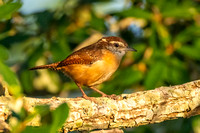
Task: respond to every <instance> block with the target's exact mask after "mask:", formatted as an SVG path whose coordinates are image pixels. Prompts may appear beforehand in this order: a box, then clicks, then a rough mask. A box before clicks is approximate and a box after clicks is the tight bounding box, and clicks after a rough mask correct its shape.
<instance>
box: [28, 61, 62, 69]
mask: <svg viewBox="0 0 200 133" xmlns="http://www.w3.org/2000/svg"><path fill="white" fill-rule="evenodd" d="M59 63H60V62H56V63H52V64H48V65H41V66H36V67H32V68H30V69H29V70H37V69H54V70H56V69H57V66H58V64H59Z"/></svg>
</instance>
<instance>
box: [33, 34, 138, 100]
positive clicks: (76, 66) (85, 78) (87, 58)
mask: <svg viewBox="0 0 200 133" xmlns="http://www.w3.org/2000/svg"><path fill="white" fill-rule="evenodd" d="M127 51H136V50H135V49H133V48H130V47H129V46H128V44H127V43H126V42H125V41H124V40H123V39H121V38H119V37H114V36H110V37H102V38H101V39H100V40H98V41H97V42H96V43H94V44H91V45H89V46H86V47H84V48H82V49H79V50H77V51H75V52H73V53H72V54H71V55H69V56H68V57H67V58H66V59H64V60H63V61H60V62H57V63H53V64H49V65H42V66H36V67H33V68H31V69H30V70H35V69H47V68H50V69H53V70H60V71H62V72H63V73H64V74H65V75H67V76H68V77H70V78H71V79H72V80H73V81H74V82H75V83H76V85H77V86H78V87H79V89H80V90H81V92H82V95H83V98H85V99H88V100H92V98H91V97H88V96H87V95H86V94H85V93H84V91H83V89H82V86H87V87H89V88H91V89H93V90H94V91H96V92H98V93H100V94H101V95H102V97H109V95H106V94H105V93H103V92H102V91H100V90H98V89H96V88H95V86H96V85H99V84H101V83H102V82H104V81H106V80H108V79H109V78H110V76H111V75H112V74H113V73H114V72H115V71H116V70H117V68H118V67H119V64H120V61H121V59H122V57H123V56H124V54H125V53H126V52H127Z"/></svg>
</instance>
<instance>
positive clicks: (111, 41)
mask: <svg viewBox="0 0 200 133" xmlns="http://www.w3.org/2000/svg"><path fill="white" fill-rule="evenodd" d="M99 41H101V42H104V44H105V48H106V49H108V50H110V51H111V52H113V53H114V54H116V55H118V56H123V55H124V54H125V53H126V52H127V51H137V50H136V49H134V48H130V47H129V46H128V44H127V43H126V42H125V41H124V40H123V39H121V38H120V37H115V36H110V37H103V38H101V39H100V40H99Z"/></svg>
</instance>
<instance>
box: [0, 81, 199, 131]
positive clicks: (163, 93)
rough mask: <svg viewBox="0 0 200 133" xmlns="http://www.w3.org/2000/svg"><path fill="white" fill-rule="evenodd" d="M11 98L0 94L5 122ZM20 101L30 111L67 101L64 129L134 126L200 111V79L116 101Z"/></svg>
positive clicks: (0, 110) (34, 123) (0, 116)
mask: <svg viewBox="0 0 200 133" xmlns="http://www.w3.org/2000/svg"><path fill="white" fill-rule="evenodd" d="M11 101H12V97H4V96H2V97H0V121H3V122H5V121H6V119H7V118H8V116H9V115H10V114H11V113H10V110H11V109H10V106H9V105H10V102H11ZM23 101H24V105H25V108H26V109H27V110H28V111H30V112H32V111H33V108H34V106H36V105H42V104H48V105H50V107H51V109H54V108H56V107H57V106H59V105H60V104H61V103H63V102H67V104H68V105H69V107H70V114H69V117H68V119H67V121H66V123H65V124H64V126H63V130H64V131H65V132H67V131H74V130H80V131H82V130H93V129H110V128H126V127H135V126H140V125H146V124H151V123H160V122H162V121H165V120H171V119H177V118H178V117H184V118H185V117H191V116H193V115H198V114H200V80H197V81H193V82H189V83H186V84H183V85H177V86H171V87H160V88H157V89H155V90H149V91H141V92H136V93H132V94H122V95H120V96H118V97H117V99H115V100H113V99H109V98H102V97H101V98H96V102H97V103H94V102H91V101H88V100H85V99H82V98H75V99H72V98H58V97H57V98H56V97H53V98H49V99H40V98H28V97H24V98H23ZM63 113H64V112H63ZM0 124H1V122H0ZM28 125H32V126H38V125H39V118H38V119H37V118H36V119H34V120H33V121H32V122H29V123H28Z"/></svg>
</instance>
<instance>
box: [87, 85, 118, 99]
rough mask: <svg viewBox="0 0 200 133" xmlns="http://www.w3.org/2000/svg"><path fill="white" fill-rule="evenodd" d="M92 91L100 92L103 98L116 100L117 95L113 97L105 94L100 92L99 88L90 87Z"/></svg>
mask: <svg viewBox="0 0 200 133" xmlns="http://www.w3.org/2000/svg"><path fill="white" fill-rule="evenodd" d="M90 89H92V90H94V91H96V92H98V93H99V94H101V96H102V97H109V98H115V97H116V95H115V94H112V95H107V94H105V93H103V92H102V91H100V90H98V89H97V88H95V87H93V86H90Z"/></svg>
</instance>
